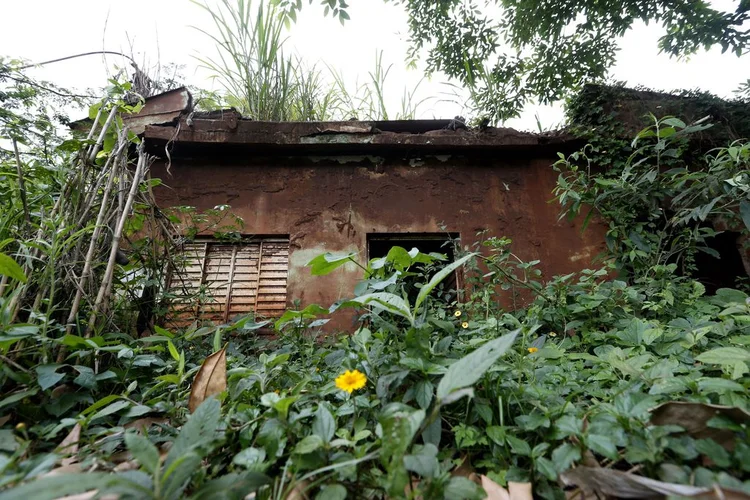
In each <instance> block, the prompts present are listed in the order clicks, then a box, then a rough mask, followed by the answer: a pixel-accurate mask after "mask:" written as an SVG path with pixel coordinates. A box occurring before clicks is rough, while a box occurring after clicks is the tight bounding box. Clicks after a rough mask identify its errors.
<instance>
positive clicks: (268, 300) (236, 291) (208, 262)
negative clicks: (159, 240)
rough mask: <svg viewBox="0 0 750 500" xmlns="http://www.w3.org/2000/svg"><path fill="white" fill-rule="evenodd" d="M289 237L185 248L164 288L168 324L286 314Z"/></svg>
mask: <svg viewBox="0 0 750 500" xmlns="http://www.w3.org/2000/svg"><path fill="white" fill-rule="evenodd" d="M288 274H289V238H288V237H268V238H253V239H252V240H249V241H243V242H238V243H228V242H222V241H216V240H204V241H200V240H198V241H194V242H190V243H186V244H184V246H183V248H182V252H181V258H179V259H178V263H177V269H173V271H172V276H171V279H170V283H169V287H168V288H169V291H170V294H171V295H172V297H173V299H172V307H171V311H170V314H169V315H168V321H169V323H170V324H172V325H175V326H177V327H184V326H188V325H190V324H191V323H192V322H193V321H195V320H196V319H198V320H205V321H212V322H214V323H226V322H227V321H229V320H231V319H233V318H235V317H236V316H239V315H244V314H254V315H255V316H259V317H278V316H281V314H283V312H284V310H285V309H286V295H287V278H288Z"/></svg>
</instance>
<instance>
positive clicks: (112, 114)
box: [89, 106, 117, 163]
mask: <svg viewBox="0 0 750 500" xmlns="http://www.w3.org/2000/svg"><path fill="white" fill-rule="evenodd" d="M116 115H117V106H112V111H110V112H109V116H108V117H107V121H106V122H104V126H103V127H102V130H101V132H99V138H98V139H97V140H96V143H95V144H94V145H93V146H91V152H90V153H89V162H90V163H93V162H94V160H96V154H97V153H98V152H99V150H100V149H101V147H102V144H103V143H104V136H106V135H107V131H108V130H109V127H110V126H111V125H112V122H113V121H114V119H115V116H116Z"/></svg>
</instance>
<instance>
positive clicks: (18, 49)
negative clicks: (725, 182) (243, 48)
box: [0, 0, 750, 130]
mask: <svg viewBox="0 0 750 500" xmlns="http://www.w3.org/2000/svg"><path fill="white" fill-rule="evenodd" d="M207 1H208V2H209V4H212V3H213V1H214V0H207ZM258 1H260V0H255V2H258ZM263 1H267V0H263ZM2 3H3V18H4V23H3V29H2V30H0V55H4V56H10V57H21V58H24V59H28V60H30V61H32V62H38V61H42V60H48V59H54V58H57V57H63V56H67V55H71V54H75V53H79V52H87V51H95V50H101V49H103V48H104V49H107V50H117V51H124V52H128V53H129V52H130V42H129V41H128V40H130V41H132V43H133V48H134V52H135V54H136V59H137V60H144V59H145V60H147V61H148V62H150V63H151V64H155V63H156V62H157V61H161V63H162V64H166V63H177V64H185V65H186V66H187V69H186V71H185V74H186V77H187V78H188V81H189V82H190V83H194V84H196V85H199V86H202V87H209V88H210V87H211V83H210V82H209V81H208V80H207V76H208V75H207V74H206V73H205V72H202V71H200V70H197V69H196V67H197V62H196V60H195V59H194V56H196V55H200V54H211V53H213V51H214V46H213V43H212V42H211V41H210V40H208V39H207V38H206V37H205V35H202V34H200V33H198V32H197V31H196V30H195V29H193V28H192V26H200V27H202V28H210V27H211V21H210V19H209V18H208V15H207V14H206V13H205V12H204V11H203V10H202V9H200V8H199V7H197V6H196V5H193V4H192V3H191V2H190V1H189V0H128V1H126V2H124V1H122V0H118V1H114V0H112V1H110V0H3V2H2ZM303 3H304V4H305V9H304V11H303V13H302V15H301V16H300V18H299V20H298V22H297V23H296V24H295V25H293V26H292V30H291V33H289V40H288V45H287V50H293V51H296V52H297V53H299V54H300V55H301V56H302V57H304V59H305V60H306V61H308V62H310V63H315V62H320V64H321V67H323V66H322V65H323V63H326V64H328V65H329V66H332V67H334V68H336V69H337V70H339V71H341V72H342V73H343V74H344V75H345V77H346V78H347V80H348V81H349V82H350V83H352V84H353V83H354V81H355V80H356V79H357V78H359V80H360V81H361V80H362V79H365V78H367V72H368V71H371V70H372V69H373V67H374V61H375V53H376V51H377V50H381V49H382V50H383V51H384V60H385V61H386V62H387V63H388V64H392V68H391V74H390V75H389V79H388V82H389V85H390V87H389V88H387V90H386V92H387V99H388V101H389V103H390V104H391V107H392V108H393V109H394V111H395V110H397V109H398V107H399V105H398V104H399V102H400V98H401V94H402V92H403V88H404V86H406V87H407V88H411V87H413V86H414V85H416V83H417V82H419V81H420V79H422V77H423V73H422V72H420V71H419V70H416V71H415V70H407V69H406V68H405V64H404V60H405V56H406V50H407V43H406V39H407V26H406V15H405V13H404V11H403V9H402V8H400V7H398V6H395V5H393V4H390V3H389V4H386V3H384V2H383V1H381V0H351V1H350V4H351V6H350V8H349V14H350V16H351V20H350V21H349V22H347V23H346V25H345V26H343V27H342V26H341V25H340V24H339V22H338V20H334V19H332V18H330V17H328V18H324V17H323V13H322V8H319V7H318V5H317V4H318V3H319V2H318V0H315V2H314V3H315V4H316V5H312V6H308V5H307V3H308V2H307V1H305V2H303ZM715 3H716V4H718V5H719V6H720V7H723V8H726V9H732V10H733V9H734V5H735V4H736V2H732V1H728V0H724V1H719V2H715ZM659 35H660V31H659V29H658V28H657V27H655V26H650V27H645V26H638V27H636V28H635V29H634V30H632V31H631V32H630V33H629V34H628V35H627V36H626V37H625V39H624V41H623V43H622V50H621V52H620V54H619V57H618V63H617V66H616V67H615V68H614V71H613V73H612V76H613V77H614V78H615V79H617V80H624V81H626V82H627V83H628V84H629V85H633V86H634V85H644V86H647V87H651V88H656V89H664V90H669V89H675V88H691V89H693V88H700V89H702V90H708V91H711V92H713V93H715V94H718V95H719V96H722V97H731V95H732V91H733V90H734V89H736V88H737V87H738V85H739V84H740V83H741V82H743V81H745V80H747V79H748V78H750V64H748V62H747V57H746V58H745V59H744V62H743V60H741V59H739V58H737V57H735V56H732V55H730V54H724V55H722V54H721V53H720V50H713V51H711V52H709V53H701V54H698V55H696V56H694V57H693V58H691V60H689V61H678V60H676V59H670V58H668V57H667V56H664V55H659V54H658V51H657V46H656V43H657V39H658V37H659ZM115 64H120V65H123V64H124V62H123V61H122V60H121V59H118V58H117V57H113V56H110V57H107V58H106V60H103V59H102V58H101V57H89V58H85V59H77V60H72V61H67V62H63V63H57V64H53V65H49V66H46V67H44V68H41V69H35V70H34V73H33V75H34V76H36V77H39V78H44V79H46V80H50V81H53V82H55V83H57V84H58V85H61V86H64V87H69V88H91V87H100V86H103V85H105V84H106V80H105V79H106V76H107V74H108V73H111V71H112V68H113V66H114V65H115ZM444 81H445V80H444V79H441V78H439V77H435V78H433V80H432V81H424V82H423V83H422V85H421V86H420V88H419V90H420V92H419V95H420V96H421V97H422V98H430V99H431V100H430V101H429V102H428V103H427V104H425V105H423V106H422V107H421V108H420V113H419V114H420V116H419V117H420V118H433V117H435V118H446V117H447V118H452V117H453V116H455V115H457V114H466V113H464V111H462V109H461V108H460V106H459V105H457V104H456V103H452V102H449V100H450V96H449V95H448V91H449V88H448V87H447V86H446V85H444ZM537 114H538V116H539V118H540V121H541V123H542V124H543V126H544V127H546V128H549V127H554V126H555V125H558V124H560V123H561V122H562V120H563V114H562V109H561V107H560V106H554V107H530V108H529V109H527V110H526V111H525V112H524V114H523V116H522V117H521V118H519V119H515V120H510V121H509V122H507V123H506V125H507V126H512V127H516V128H520V129H529V130H533V129H535V128H536V119H535V116H536V115H537Z"/></svg>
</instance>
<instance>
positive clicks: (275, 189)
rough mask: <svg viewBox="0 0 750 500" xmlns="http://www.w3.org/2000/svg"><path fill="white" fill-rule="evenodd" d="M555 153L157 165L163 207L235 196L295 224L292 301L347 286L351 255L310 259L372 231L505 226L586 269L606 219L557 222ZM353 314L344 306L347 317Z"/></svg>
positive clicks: (523, 248)
mask: <svg viewBox="0 0 750 500" xmlns="http://www.w3.org/2000/svg"><path fill="white" fill-rule="evenodd" d="M552 161H553V159H552V158H529V157H528V156H526V157H523V156H522V157H519V156H515V157H514V156H510V155H509V154H504V153H500V152H499V153H498V154H497V157H496V158H494V159H492V160H490V159H487V158H474V159H471V158H458V157H455V158H454V157H440V158H425V159H423V160H420V161H415V160H412V161H411V162H410V161H408V160H385V161H384V162H383V163H382V164H379V165H378V164H376V163H374V162H372V161H370V160H368V159H365V158H355V157H339V158H333V159H332V158H328V159H325V158H318V159H316V160H313V159H311V158H293V159H265V160H264V159H254V160H252V161H238V160H223V161H222V160H211V161H210V163H207V162H205V161H197V160H193V161H180V160H177V159H176V160H173V163H172V165H171V168H170V171H171V175H170V174H168V173H167V172H166V171H165V168H164V166H163V165H161V164H155V165H154V166H153V167H152V175H153V176H154V177H159V178H161V179H162V180H163V182H164V184H165V186H161V187H159V188H157V190H156V196H157V200H158V202H159V204H160V205H161V206H163V207H166V206H173V205H190V206H195V207H197V208H198V209H200V210H204V209H209V208H213V207H214V206H216V205H221V204H228V205H230V206H231V207H232V208H231V210H232V211H233V212H234V213H235V214H236V215H238V216H240V217H241V218H242V219H243V220H244V222H245V228H244V232H245V233H247V234H264V235H273V234H289V235H290V239H291V247H292V248H291V251H290V272H289V285H288V286H289V289H288V290H289V293H288V302H289V304H291V303H292V301H293V300H295V299H300V300H301V301H302V304H303V305H305V304H309V303H318V304H320V305H323V306H326V307H327V306H329V305H330V304H331V303H333V302H334V301H336V300H338V299H341V298H345V297H349V296H351V294H352V290H353V288H354V285H355V283H356V282H357V280H358V279H359V278H361V270H360V269H358V268H357V267H356V266H354V265H351V266H348V267H345V268H344V269H340V270H338V271H336V272H334V273H333V274H331V275H329V276H325V277H313V276H310V273H309V270H308V269H307V268H305V265H306V264H307V262H308V261H310V259H312V258H313V257H315V256H317V255H319V254H321V253H323V252H326V251H330V252H339V251H349V250H355V251H359V252H360V255H361V256H362V260H363V261H364V260H365V259H366V237H367V234H368V233H378V232H379V233H400V232H413V233H428V232H441V227H440V226H441V223H442V224H444V226H445V228H446V229H447V230H448V231H450V232H457V233H460V235H461V238H462V243H463V245H464V246H467V245H471V244H472V243H473V242H474V241H475V238H476V234H477V232H479V231H482V230H484V229H488V230H489V234H490V235H494V236H508V237H510V238H512V240H513V251H514V253H516V254H517V255H518V256H519V257H521V258H522V259H526V260H532V259H539V260H541V262H542V263H541V269H542V270H543V272H544V273H545V275H546V276H552V275H554V274H563V273H568V272H571V271H575V270H580V269H581V268H584V267H586V266H589V265H590V262H591V259H592V257H594V256H596V255H597V254H598V253H599V252H600V251H601V250H602V249H603V229H602V227H599V226H596V225H591V226H590V228H589V229H587V231H586V232H585V233H584V234H581V232H580V229H579V227H578V226H577V225H572V224H570V223H568V222H567V221H566V220H563V221H560V222H558V215H559V206H558V205H557V203H549V201H550V200H551V199H552V189H553V188H554V185H555V179H556V176H557V174H556V173H555V172H554V171H553V170H552V168H551V167H550V164H551V163H552ZM349 321H350V319H349V318H337V320H336V321H335V324H336V326H338V327H342V328H346V326H347V324H348V322H349Z"/></svg>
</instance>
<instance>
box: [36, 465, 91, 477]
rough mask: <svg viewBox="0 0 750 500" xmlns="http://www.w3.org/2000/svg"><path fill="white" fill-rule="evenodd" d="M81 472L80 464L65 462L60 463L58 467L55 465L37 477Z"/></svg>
mask: <svg viewBox="0 0 750 500" xmlns="http://www.w3.org/2000/svg"><path fill="white" fill-rule="evenodd" d="M81 472H83V470H82V469H81V464H65V465H61V466H60V467H55V468H54V469H52V470H51V471H49V472H47V473H45V474H42V475H41V476H39V477H48V476H59V475H60V474H79V473H81Z"/></svg>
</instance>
